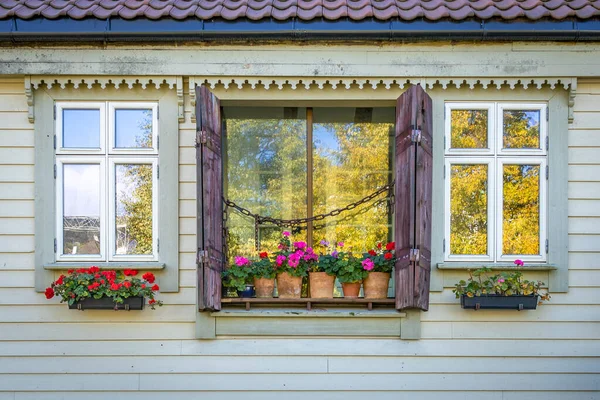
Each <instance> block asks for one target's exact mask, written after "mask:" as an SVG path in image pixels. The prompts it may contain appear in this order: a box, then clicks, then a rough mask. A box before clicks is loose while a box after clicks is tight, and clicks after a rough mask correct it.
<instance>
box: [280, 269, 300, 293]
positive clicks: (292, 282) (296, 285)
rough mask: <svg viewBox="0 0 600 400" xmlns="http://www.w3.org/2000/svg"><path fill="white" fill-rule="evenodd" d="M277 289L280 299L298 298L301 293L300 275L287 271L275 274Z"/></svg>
mask: <svg viewBox="0 0 600 400" xmlns="http://www.w3.org/2000/svg"><path fill="white" fill-rule="evenodd" d="M277 291H278V292H279V298H280V299H299V298H300V297H301V295H302V277H301V276H292V275H290V274H288V273H287V272H282V273H280V274H277Z"/></svg>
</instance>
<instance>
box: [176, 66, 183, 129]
mask: <svg viewBox="0 0 600 400" xmlns="http://www.w3.org/2000/svg"><path fill="white" fill-rule="evenodd" d="M175 89H176V90H177V118H178V119H179V122H185V114H184V108H183V76H178V77H177V83H176V85H175Z"/></svg>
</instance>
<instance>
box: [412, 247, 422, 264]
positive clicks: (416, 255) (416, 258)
mask: <svg viewBox="0 0 600 400" xmlns="http://www.w3.org/2000/svg"><path fill="white" fill-rule="evenodd" d="M420 257H421V254H420V253H419V249H410V261H416V262H418V261H419V258H420Z"/></svg>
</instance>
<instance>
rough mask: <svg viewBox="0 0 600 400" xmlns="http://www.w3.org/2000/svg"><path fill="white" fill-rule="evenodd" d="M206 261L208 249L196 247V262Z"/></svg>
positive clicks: (203, 262)
mask: <svg viewBox="0 0 600 400" xmlns="http://www.w3.org/2000/svg"><path fill="white" fill-rule="evenodd" d="M207 262H208V251H206V250H202V249H198V252H197V253H196V264H198V265H200V264H206V263H207Z"/></svg>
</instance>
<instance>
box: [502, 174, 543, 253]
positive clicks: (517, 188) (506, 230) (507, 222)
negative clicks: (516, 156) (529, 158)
mask: <svg viewBox="0 0 600 400" xmlns="http://www.w3.org/2000/svg"><path fill="white" fill-rule="evenodd" d="M540 169H541V168H540V166H539V165H504V168H503V172H502V182H503V193H502V194H503V204H502V209H503V223H502V254H515V255H518V254H540Z"/></svg>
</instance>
